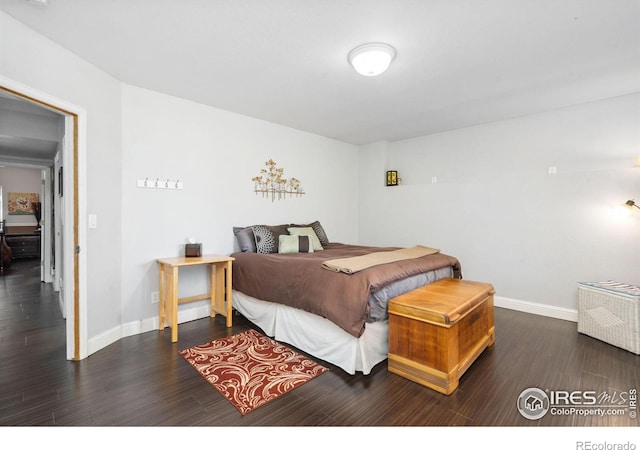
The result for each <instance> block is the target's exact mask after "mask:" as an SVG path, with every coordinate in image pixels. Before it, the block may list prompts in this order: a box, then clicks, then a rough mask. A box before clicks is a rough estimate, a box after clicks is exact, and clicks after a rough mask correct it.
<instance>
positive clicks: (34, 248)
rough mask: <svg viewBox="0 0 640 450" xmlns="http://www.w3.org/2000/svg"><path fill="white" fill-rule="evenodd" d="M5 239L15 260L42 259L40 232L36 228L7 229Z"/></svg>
mask: <svg viewBox="0 0 640 450" xmlns="http://www.w3.org/2000/svg"><path fill="white" fill-rule="evenodd" d="M4 238H5V241H6V242H7V244H8V245H9V247H11V253H12V255H13V259H28V258H40V231H36V230H35V227H7V233H6V234H5V236H4Z"/></svg>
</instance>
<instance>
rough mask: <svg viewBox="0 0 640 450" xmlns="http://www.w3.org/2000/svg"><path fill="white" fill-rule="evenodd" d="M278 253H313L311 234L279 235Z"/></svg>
mask: <svg viewBox="0 0 640 450" xmlns="http://www.w3.org/2000/svg"><path fill="white" fill-rule="evenodd" d="M278 253H313V245H312V244H311V239H309V236H295V235H288V234H281V235H280V236H279V237H278Z"/></svg>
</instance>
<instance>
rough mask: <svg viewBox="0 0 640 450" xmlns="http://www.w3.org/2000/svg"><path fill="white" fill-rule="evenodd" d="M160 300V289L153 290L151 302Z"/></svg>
mask: <svg viewBox="0 0 640 450" xmlns="http://www.w3.org/2000/svg"><path fill="white" fill-rule="evenodd" d="M159 301H160V296H159V294H158V291H155V292H152V293H151V303H158V302H159Z"/></svg>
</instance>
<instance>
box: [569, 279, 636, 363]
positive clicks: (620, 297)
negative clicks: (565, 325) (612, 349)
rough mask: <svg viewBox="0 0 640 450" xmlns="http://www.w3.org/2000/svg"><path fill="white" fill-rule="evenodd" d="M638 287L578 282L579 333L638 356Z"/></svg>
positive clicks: (614, 282)
mask: <svg viewBox="0 0 640 450" xmlns="http://www.w3.org/2000/svg"><path fill="white" fill-rule="evenodd" d="M639 305H640V286H634V285H629V284H624V283H619V282H616V281H598V282H580V283H578V332H579V333H582V334H586V335H588V336H591V337H594V338H596V339H599V340H601V341H604V342H607V343H609V344H611V345H615V346H616V347H620V348H623V349H625V350H628V351H630V352H633V353H635V354H636V355H638V354H640V327H639V325H638V323H639V322H640V308H639Z"/></svg>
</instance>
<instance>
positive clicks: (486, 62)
mask: <svg viewBox="0 0 640 450" xmlns="http://www.w3.org/2000/svg"><path fill="white" fill-rule="evenodd" d="M35 2H36V1H35V0H32V1H31V2H28V1H26V0H0V9H1V10H2V11H4V12H5V13H7V14H8V15H10V16H12V17H14V18H16V19H17V20H19V21H21V22H23V23H24V24H26V25H27V26H29V27H31V28H33V29H34V30H36V31H37V32H39V33H41V34H42V35H44V36H47V37H48V38H50V39H51V40H53V41H55V42H57V43H59V44H60V45H62V46H63V47H66V48H67V49H69V50H70V51H72V52H74V53H76V54H77V55H79V56H80V57H82V58H83V59H85V60H87V61H89V62H91V63H93V64H95V65H96V66H98V67H100V68H101V69H102V70H104V71H106V72H108V73H109V74H111V75H113V76H114V77H116V78H117V79H120V80H122V81H123V82H125V83H128V84H131V85H134V86H140V87H144V88H148V89H152V90H156V91H159V92H164V93H167V94H171V95H175V96H178V97H183V98H186V99H191V100H194V101H196V102H199V103H203V104H207V105H211V106H214V107H218V108H221V109H225V110H228V111H234V112H237V113H240V114H244V115H248V116H252V117H256V118H260V119H264V120H267V121H270V122H274V123H278V124H282V125H285V126H289V127H293V128H297V129H300V130H306V131H309V132H312V133H317V134H320V135H324V136H328V137H331V138H335V139H339V140H341V141H345V142H351V143H355V144H363V143H369V142H375V141H379V140H387V141H396V140H400V139H406V138H410V137H415V136H420V135H425V134H429V133H434V132H439V131H444V130H450V129H455V128H460V127H465V126H470V125H474V124H479V123H486V122H491V121H495V120H501V119H505V118H510V117H517V116H521V115H524V114H530V113H535V112H541V111H545V110H549V109H554V108H559V107H563V106H567V105H570V104H576V103H582V102H589V101H593V100H598V99H602V98H609V97H614V96H618V95H624V94H628V93H631V92H638V91H640V0H385V1H383V0H183V1H178V0H108V1H107V0H82V1H80V0H48V5H47V6H44V7H43V6H38V5H37V4H34V3H35ZM365 42H385V43H388V44H390V45H392V46H394V47H395V48H396V50H397V57H396V59H395V61H394V62H393V64H392V66H391V67H390V69H389V70H388V71H387V72H386V73H384V74H383V75H381V76H379V77H363V76H361V75H358V74H357V73H356V72H355V71H354V70H353V69H352V68H351V67H350V66H349V64H348V62H347V54H348V53H349V51H350V50H351V49H352V48H353V47H355V46H357V45H359V44H362V43H365Z"/></svg>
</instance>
